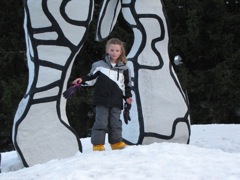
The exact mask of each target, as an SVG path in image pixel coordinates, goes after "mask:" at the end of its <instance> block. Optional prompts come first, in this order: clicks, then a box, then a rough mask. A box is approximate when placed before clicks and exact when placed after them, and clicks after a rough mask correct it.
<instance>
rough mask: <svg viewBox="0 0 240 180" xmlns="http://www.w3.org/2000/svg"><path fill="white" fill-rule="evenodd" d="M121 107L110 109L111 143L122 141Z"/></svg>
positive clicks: (109, 139)
mask: <svg viewBox="0 0 240 180" xmlns="http://www.w3.org/2000/svg"><path fill="white" fill-rule="evenodd" d="M120 114H121V109H119V108H115V107H114V108H110V109H109V127H108V130H109V132H108V141H109V143H110V144H115V143H117V142H121V141H122V121H121V120H120Z"/></svg>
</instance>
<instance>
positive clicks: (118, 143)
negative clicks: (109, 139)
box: [111, 141, 126, 150]
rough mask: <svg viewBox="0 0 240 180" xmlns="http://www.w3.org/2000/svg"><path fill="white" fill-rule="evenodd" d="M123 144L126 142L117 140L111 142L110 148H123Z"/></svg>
mask: <svg viewBox="0 0 240 180" xmlns="http://www.w3.org/2000/svg"><path fill="white" fill-rule="evenodd" d="M125 146H126V144H125V143H124V142H122V141H120V142H117V143H115V144H111V148H112V150H116V149H123V148H125Z"/></svg>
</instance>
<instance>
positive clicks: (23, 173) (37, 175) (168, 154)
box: [0, 125, 240, 180]
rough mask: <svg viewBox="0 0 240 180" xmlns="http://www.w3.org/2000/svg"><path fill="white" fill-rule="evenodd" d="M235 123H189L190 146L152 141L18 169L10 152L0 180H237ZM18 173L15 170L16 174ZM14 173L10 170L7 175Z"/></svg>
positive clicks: (86, 145) (239, 150) (239, 160)
mask: <svg viewBox="0 0 240 180" xmlns="http://www.w3.org/2000/svg"><path fill="white" fill-rule="evenodd" d="M239 131H240V125H193V126H192V136H191V142H190V145H186V144H177V143H154V144H151V145H144V146H128V147H127V148H126V149H123V150H116V151H112V150H110V147H109V145H106V151H104V152H92V146H91V144H90V139H89V138H86V139H82V140H81V141H82V144H83V150H84V152H83V153H82V154H80V153H79V154H76V155H75V156H73V157H71V158H68V159H62V160H59V159H58V160H52V161H50V162H48V163H45V164H38V165H35V166H33V167H31V168H23V169H20V168H21V165H20V163H19V161H18V158H17V154H16V152H15V151H12V152H7V153H3V154H2V172H3V173H2V174H0V179H1V180H5V179H8V180H9V179H13V180H18V179H20V180H21V179H24V180H30V179H31V180H35V179H41V180H42V179H44V180H45V179H51V180H53V179H58V180H61V179H64V180H66V179H67V180H75V179H84V180H88V179H121V180H122V179H131V180H135V179H137V180H140V179H144V180H146V179H151V180H155V179H156V180H159V179H171V180H172V179H178V180H179V179H180V180H181V179H184V180H185V179H191V180H204V179H210V180H212V179H216V180H221V179H224V180H226V179H227V180H237V179H240V136H239ZM18 169H20V170H18ZM8 171H14V172H8Z"/></svg>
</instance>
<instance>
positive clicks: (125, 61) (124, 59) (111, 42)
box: [106, 38, 127, 63]
mask: <svg viewBox="0 0 240 180" xmlns="http://www.w3.org/2000/svg"><path fill="white" fill-rule="evenodd" d="M111 44H117V45H119V46H120V47H121V51H122V54H121V55H120V56H119V58H118V60H117V61H118V62H123V63H127V58H126V55H125V53H126V50H125V47H124V43H123V42H122V41H120V40H119V39H118V38H112V39H110V40H108V42H107V44H106V49H107V48H109V46H110V45H111Z"/></svg>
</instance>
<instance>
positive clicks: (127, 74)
mask: <svg viewBox="0 0 240 180" xmlns="http://www.w3.org/2000/svg"><path fill="white" fill-rule="evenodd" d="M123 74H124V84H125V100H126V102H127V103H128V104H131V103H132V101H133V99H132V93H131V76H130V71H129V69H127V70H125V71H124V72H123Z"/></svg>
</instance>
